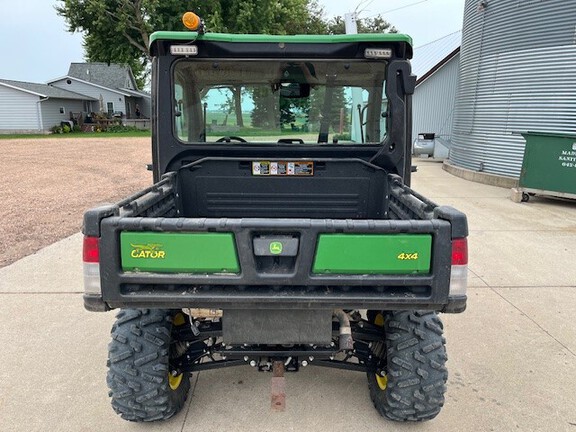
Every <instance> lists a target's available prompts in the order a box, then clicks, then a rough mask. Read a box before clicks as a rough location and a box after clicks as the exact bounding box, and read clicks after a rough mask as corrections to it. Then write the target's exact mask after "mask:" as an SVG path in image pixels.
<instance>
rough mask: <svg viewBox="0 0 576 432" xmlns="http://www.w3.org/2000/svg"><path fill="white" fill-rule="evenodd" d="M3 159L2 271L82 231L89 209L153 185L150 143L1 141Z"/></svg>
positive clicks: (0, 198)
mask: <svg viewBox="0 0 576 432" xmlns="http://www.w3.org/2000/svg"><path fill="white" fill-rule="evenodd" d="M0 154H1V156H0V174H1V176H2V182H1V183H0V203H2V205H1V206H0V245H1V246H2V247H1V250H2V253H1V254H0V267H4V266H6V265H8V264H11V263H13V262H14V261H16V260H18V259H20V258H22V257H24V256H26V255H29V254H32V253H34V252H36V251H37V250H39V249H41V248H43V247H45V246H48V245H50V244H52V243H54V242H55V241H58V240H60V239H62V238H64V237H67V236H69V235H72V234H74V233H77V232H79V231H80V230H81V227H82V216H83V213H84V211H85V210H87V209H88V208H90V207H94V206H95V205H98V204H101V203H105V202H108V203H110V202H115V201H118V200H120V199H121V198H124V197H125V196H128V195H129V194H132V193H134V192H137V191H138V190H139V189H142V188H143V187H145V186H148V185H150V184H151V183H152V173H151V172H150V171H147V170H146V164H147V163H150V162H151V161H152V156H151V151H150V138H116V137H110V138H97V137H96V138H77V137H76V138H75V137H73V136H71V137H65V138H60V137H59V138H42V139H10V140H0ZM78 259H79V260H80V257H78Z"/></svg>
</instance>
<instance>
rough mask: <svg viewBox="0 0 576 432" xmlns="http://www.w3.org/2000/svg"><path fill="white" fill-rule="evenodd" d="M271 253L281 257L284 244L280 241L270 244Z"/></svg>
mask: <svg viewBox="0 0 576 432" xmlns="http://www.w3.org/2000/svg"><path fill="white" fill-rule="evenodd" d="M270 253H271V254H273V255H280V254H281V253H282V243H281V242H279V241H275V242H272V243H270Z"/></svg>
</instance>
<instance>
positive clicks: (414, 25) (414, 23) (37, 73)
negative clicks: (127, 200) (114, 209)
mask: <svg viewBox="0 0 576 432" xmlns="http://www.w3.org/2000/svg"><path fill="white" fill-rule="evenodd" d="M319 3H320V4H321V5H322V6H324V9H325V11H326V16H327V17H331V16H334V15H344V14H345V13H347V12H354V10H356V9H357V11H358V12H359V16H360V17H361V18H362V17H372V16H375V15H378V14H382V15H383V16H384V17H385V19H386V20H387V21H389V22H390V23H392V24H393V25H394V26H395V27H396V28H397V29H398V30H399V31H400V32H402V33H407V34H409V35H410V36H412V38H413V39H414V45H415V46H416V47H418V46H421V45H424V44H426V43H428V42H432V41H434V40H436V39H439V38H441V37H442V36H445V35H447V34H450V33H453V32H455V31H457V30H460V29H461V28H462V17H463V10H464V0H372V1H370V0H320V1H319ZM54 4H56V2H55V1H54V0H24V1H17V2H13V1H9V0H0V53H1V55H2V59H1V60H0V78H1V79H11V80H17V81H29V82H36V83H43V82H46V81H49V80H51V79H53V78H59V77H62V76H64V75H66V73H67V72H68V66H69V65H70V63H72V62H82V61H84V51H83V48H82V36H81V35H79V34H70V33H68V32H67V31H66V24H65V22H64V20H63V19H62V18H60V17H59V16H57V15H56V11H55V10H54Z"/></svg>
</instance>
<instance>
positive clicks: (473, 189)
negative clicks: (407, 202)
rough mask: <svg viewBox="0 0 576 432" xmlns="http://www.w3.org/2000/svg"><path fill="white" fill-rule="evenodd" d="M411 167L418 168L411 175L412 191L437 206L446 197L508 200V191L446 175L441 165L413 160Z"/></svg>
mask: <svg viewBox="0 0 576 432" xmlns="http://www.w3.org/2000/svg"><path fill="white" fill-rule="evenodd" d="M413 165H416V166H417V167H418V171H417V172H415V173H412V186H411V187H412V189H414V190H416V191H418V192H419V193H420V194H422V195H424V196H425V197H426V198H430V199H432V200H433V201H436V202H437V203H438V204H445V203H444V202H443V201H442V198H446V197H455V198H470V197H476V198H494V197H497V198H506V199H508V196H509V194H510V190H509V189H505V188H500V187H496V186H488V185H484V184H480V183H473V182H470V181H467V180H464V179H461V178H459V177H455V176H452V175H450V174H447V173H446V172H445V171H443V170H442V164H441V163H437V162H433V161H426V160H423V161H418V160H414V163H413Z"/></svg>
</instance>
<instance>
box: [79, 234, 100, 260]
mask: <svg viewBox="0 0 576 432" xmlns="http://www.w3.org/2000/svg"><path fill="white" fill-rule="evenodd" d="M82 259H83V261H84V262H86V263H99V262H100V239H99V238H98V237H84V247H83V250H82Z"/></svg>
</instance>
